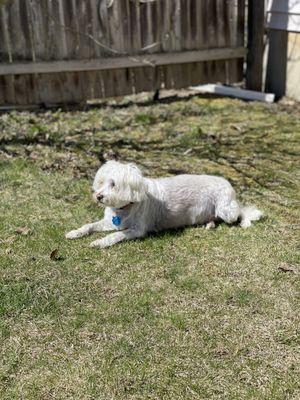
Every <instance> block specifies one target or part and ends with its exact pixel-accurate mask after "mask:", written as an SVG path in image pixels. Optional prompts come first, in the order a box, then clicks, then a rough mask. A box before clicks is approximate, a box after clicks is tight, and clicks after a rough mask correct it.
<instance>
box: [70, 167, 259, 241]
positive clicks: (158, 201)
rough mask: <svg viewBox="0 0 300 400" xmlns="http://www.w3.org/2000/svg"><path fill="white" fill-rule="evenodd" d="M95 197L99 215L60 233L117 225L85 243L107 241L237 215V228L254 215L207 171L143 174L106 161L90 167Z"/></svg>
mask: <svg viewBox="0 0 300 400" xmlns="http://www.w3.org/2000/svg"><path fill="white" fill-rule="evenodd" d="M93 191H94V197H95V200H96V201H98V202H99V203H102V204H104V205H105V206H106V208H105V212H104V218H103V219H102V220H101V221H98V222H94V223H91V224H87V225H83V226H82V227H81V228H79V229H76V230H74V231H71V232H69V233H67V234H66V238H67V239H75V238H79V237H82V236H86V235H90V234H91V233H93V232H102V231H113V230H114V231H117V232H115V233H111V234H110V235H107V236H106V237H104V238H102V239H99V240H96V241H94V242H92V243H91V247H100V248H104V247H108V246H111V245H113V244H115V243H118V242H121V241H122V240H128V239H136V238H139V237H143V236H145V235H146V234H147V233H148V232H157V231H160V230H163V229H169V228H178V227H182V226H186V225H196V224H207V225H206V226H207V228H210V227H213V226H214V222H215V221H217V220H223V221H225V222H227V223H228V224H232V223H234V222H236V221H237V220H240V225H241V226H242V227H243V228H248V227H249V226H250V225H251V221H256V220H259V219H260V218H261V216H262V212H261V211H259V210H258V209H257V208H256V207H253V206H249V207H243V206H241V205H240V204H239V203H238V202H237V201H236V195H235V191H234V189H233V187H232V186H231V184H230V183H229V182H228V181H227V180H225V179H224V178H220V177H218V176H210V175H178V176H174V177H169V178H158V179H149V178H145V177H143V176H142V173H141V171H140V170H139V169H138V168H137V167H136V166H135V165H133V164H121V163H119V162H117V161H108V162H107V163H106V164H104V165H103V166H102V167H101V168H100V169H99V170H98V172H97V173H96V176H95V179H94V183H93Z"/></svg>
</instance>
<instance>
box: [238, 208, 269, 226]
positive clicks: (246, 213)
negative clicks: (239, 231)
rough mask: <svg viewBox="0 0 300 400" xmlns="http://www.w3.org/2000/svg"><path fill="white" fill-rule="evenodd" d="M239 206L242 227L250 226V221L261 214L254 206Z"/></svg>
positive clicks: (255, 219) (256, 219)
mask: <svg viewBox="0 0 300 400" xmlns="http://www.w3.org/2000/svg"><path fill="white" fill-rule="evenodd" d="M240 208H241V213H240V219H241V223H240V225H241V227H242V228H249V226H251V222H252V221H258V220H259V219H260V218H261V217H262V216H263V212H262V211H260V210H259V209H258V208H257V207H255V206H243V205H240Z"/></svg>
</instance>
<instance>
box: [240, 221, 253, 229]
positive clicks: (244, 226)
mask: <svg viewBox="0 0 300 400" xmlns="http://www.w3.org/2000/svg"><path fill="white" fill-rule="evenodd" d="M240 226H241V227H242V228H243V229H247V228H249V227H250V226H251V221H250V220H249V219H245V220H243V221H242V222H241V223H240Z"/></svg>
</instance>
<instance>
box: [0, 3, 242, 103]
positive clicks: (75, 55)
mask: <svg viewBox="0 0 300 400" xmlns="http://www.w3.org/2000/svg"><path fill="white" fill-rule="evenodd" d="M244 9H245V0H151V1H150V0H148V1H145V0H43V1H40V0H7V1H6V2H5V4H4V5H2V6H0V105H14V104H15V105H18V104H24V105H25V104H41V103H46V104H49V103H69V102H75V103H77V102H82V101H85V100H87V99H91V98H101V97H109V96H121V95H126V94H131V93H137V92H140V91H144V90H156V89H158V88H161V87H165V88H181V87H185V86H189V85H194V84H200V83H205V82H224V83H230V82H236V81H238V80H240V79H241V77H242V72H243V65H242V62H243V58H244V56H245V49H244Z"/></svg>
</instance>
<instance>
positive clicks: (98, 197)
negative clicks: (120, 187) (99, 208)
mask: <svg viewBox="0 0 300 400" xmlns="http://www.w3.org/2000/svg"><path fill="white" fill-rule="evenodd" d="M96 199H97V200H98V201H101V200H102V199H103V195H102V194H100V193H99V194H97V195H96Z"/></svg>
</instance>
